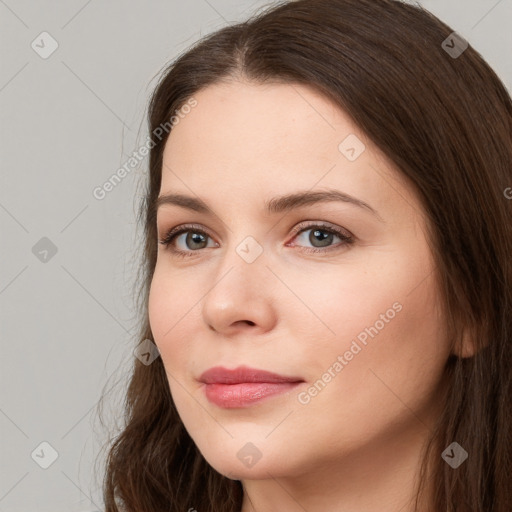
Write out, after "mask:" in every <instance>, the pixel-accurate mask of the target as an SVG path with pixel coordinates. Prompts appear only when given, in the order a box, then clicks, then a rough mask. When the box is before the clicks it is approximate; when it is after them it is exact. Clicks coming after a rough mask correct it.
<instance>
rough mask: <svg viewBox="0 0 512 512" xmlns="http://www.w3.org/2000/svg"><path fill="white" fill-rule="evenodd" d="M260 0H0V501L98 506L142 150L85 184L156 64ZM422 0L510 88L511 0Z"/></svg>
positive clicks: (42, 511)
mask: <svg viewBox="0 0 512 512" xmlns="http://www.w3.org/2000/svg"><path fill="white" fill-rule="evenodd" d="M271 3H272V2H263V1H257V2H254V1H248V0H244V1H234V0H208V1H207V0H191V1H187V2H178V1H163V0H159V1H156V0H153V1H151V2H142V1H141V0H135V1H132V2H130V3H128V2H121V1H120V0H112V1H109V2H101V1H99V0H89V1H86V0H71V1H68V2H57V1H55V0H54V1H40V2H35V1H32V2H30V1H28V0H26V1H24V0H5V1H4V0H0V17H1V18H0V19H1V21H0V23H1V29H0V34H1V35H0V37H1V43H2V64H1V69H0V108H1V120H2V123H1V136H0V149H1V155H0V157H1V165H2V174H1V179H2V182H1V186H0V228H1V236H2V238H1V242H0V243H1V249H2V251H1V255H0V258H1V269H0V319H1V333H2V345H1V381H0V385H1V399H0V433H1V436H0V439H1V444H0V446H1V459H2V461H3V463H2V465H1V468H0V475H1V480H0V512H20V511H23V512H36V511H37V512H47V511H48V512H49V511H52V512H79V511H81V512H85V511H95V510H102V499H101V490H100V485H101V479H102V477H103V475H102V474H101V472H100V468H99V467H98V466H96V467H95V466H94V461H95V459H96V457H97V456H98V453H99V452H98V450H99V447H100V445H101V443H102V442H104V440H105V439H104V437H102V436H103V431H102V430H101V428H100V426H99V425H98V422H97V420H96V416H95V411H96V405H97V403H98V400H99V397H100V396H101V394H102V393H103V392H105V391H108V390H112V391H111V393H110V394H109V395H107V398H108V399H110V400H109V403H110V406H109V407H110V409H111V411H112V412H111V413H110V416H111V417H112V418H115V417H116V406H115V401H116V400H117V401H118V402H119V400H120V397H122V392H123V389H124V387H125V385H126V375H125V374H126V371H127V369H128V368H129V367H130V364H131V358H133V354H132V350H133V345H132V343H133V342H132V338H131V336H132V334H133V333H134V332H135V324H136V322H135V316H134V314H135V311H134V308H133V302H132V297H133V293H132V284H133V277H134V273H135V269H136V264H137V260H136V259H135V257H136V255H137V254H138V253H137V250H136V249H137V247H138V246H140V241H141V239H140V233H139V232H138V231H137V230H136V225H135V214H136V210H137V208H138V202H139V198H140V187H138V186H137V184H138V182H139V181H140V178H141V177H142V176H143V170H144V168H145V164H146V160H144V161H143V162H142V163H141V164H140V165H139V166H138V168H136V169H134V170H132V171H131V172H130V173H129V174H128V176H127V177H126V178H125V179H124V180H123V181H122V182H121V183H120V184H119V185H117V186H116V187H115V189H114V190H112V191H111V192H109V193H108V194H107V195H106V197H105V198H104V199H103V200H101V201H100V200H97V199H95V198H94V197H93V194H92V191H93V190H94V188H95V187H97V186H101V185H102V184H103V183H104V182H105V181H106V180H108V178H109V177H110V176H111V175H112V174H113V173H115V172H116V170H117V169H118V168H119V167H121V166H122V165H123V164H124V163H125V162H126V161H127V160H128V158H129V157H130V156H131V154H132V153H133V151H135V150H136V149H137V148H138V147H140V141H144V140H145V136H146V135H147V132H146V128H145V119H144V118H143V116H144V110H145V108H146V102H147V99H148V95H149V92H150V91H151V89H152V87H153V86H154V83H155V81H154V78H153V77H154V76H155V75H156V74H157V73H158V72H159V70H160V69H161V67H162V66H163V65H164V64H165V63H166V62H167V61H169V60H171V59H173V58H174V57H175V56H176V55H177V54H178V53H180V52H182V51H183V50H184V49H185V48H186V47H188V46H189V45H190V44H192V43H193V42H194V41H196V40H197V39H199V38H200V37H201V36H203V35H205V34H207V33H209V32H211V31H213V30H216V29H218V28H220V27H221V26H224V25H225V24H227V23H230V22H234V21H237V20H242V19H244V18H245V17H246V16H247V15H248V14H249V13H250V12H252V11H253V10H255V9H257V8H258V7H261V6H264V5H268V4H271ZM420 3H421V4H422V5H424V6H425V7H426V8H427V9H429V10H431V11H432V12H433V13H434V14H436V15H437V16H438V17H440V18H441V19H442V20H443V21H445V22H446V23H448V24H449V25H450V26H451V27H452V28H453V29H454V30H456V31H457V32H458V33H459V34H460V35H461V36H463V37H464V38H465V39H466V40H468V41H469V42H470V43H471V44H472V46H473V47H474V48H476V49H477V50H478V51H479V52H480V53H481V54H482V55H483V57H484V58H485V59H486V60H487V61H488V62H489V64H490V65H491V66H492V67H493V68H494V69H495V70H496V72H497V73H498V75H499V76H500V78H501V79H502V80H503V82H504V83H505V85H506V86H507V88H508V89H509V91H510V90H511V85H512V59H511V58H510V57H511V54H512V30H511V22H512V0H500V1H497V0H472V1H468V0H437V1H435V0H429V1H427V0H425V1H423V2H420ZM43 31H46V32H48V33H49V34H50V35H51V37H52V38H53V39H54V40H56V41H57V43H58V48H57V50H56V51H55V52H54V53H53V54H51V55H50V56H49V57H47V58H46V59H43V58H42V57H41V56H40V53H37V52H36V51H35V50H34V49H33V48H32V47H31V44H32V42H33V41H34V40H35V43H34V44H36V43H38V44H39V48H38V50H39V51H40V52H42V51H43V50H44V51H47V50H48V49H49V48H50V40H49V39H47V36H44V37H46V39H45V42H44V43H41V42H40V41H41V38H40V37H38V36H39V35H40V34H41V32H43ZM447 35H448V34H447ZM440 43H441V42H440ZM43 45H44V49H43V48H42V46H43ZM511 185H512V184H511ZM41 239H43V240H41ZM50 241H51V242H50ZM50 246H52V247H54V248H55V249H56V250H57V252H56V253H55V254H52V251H51V247H50ZM34 247H35V248H34ZM44 250H48V251H49V252H48V253H45V252H44ZM114 375H115V379H113V376H114ZM116 382H117V385H116ZM111 386H113V387H111ZM107 410H108V408H107ZM117 410H118V409H117ZM117 416H118V415H117ZM112 421H114V419H113V420H112ZM119 421H120V420H119V418H117V422H118V423H119ZM42 442H46V443H49V444H50V445H51V446H52V447H53V449H54V450H55V451H56V455H57V458H56V459H55V461H54V462H53V463H52V464H51V465H50V466H49V467H48V468H47V469H43V468H42V467H41V464H43V465H44V464H45V461H46V463H48V462H50V461H51V453H52V452H51V450H50V449H49V448H48V447H47V446H46V445H43V446H41V443H42ZM101 460H102V459H101V458H100V462H99V463H101Z"/></svg>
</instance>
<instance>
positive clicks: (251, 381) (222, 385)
mask: <svg viewBox="0 0 512 512" xmlns="http://www.w3.org/2000/svg"><path fill="white" fill-rule="evenodd" d="M199 381H201V382H203V383H204V384H205V386H204V388H205V393H206V398H207V399H208V400H209V401H210V402H212V403H214V404H216V405H218V406H220V407H224V408H235V407H248V406H250V405H252V404H254V403H256V402H259V401H261V400H263V399H264V398H267V397H270V396H273V395H277V394H280V393H284V392H286V391H289V390H290V389H292V388H294V387H296V386H297V385H298V384H299V383H301V382H304V380H303V379H302V378H300V377H285V376H283V375H278V374H276V373H271V372H267V371H264V370H257V369H254V368H249V367H248V366H239V367H238V368H235V369H234V370H228V369H227V368H223V367H221V366H215V367H214V368H210V369H209V370H207V371H206V372H204V373H203V374H202V375H201V376H200V377H199Z"/></svg>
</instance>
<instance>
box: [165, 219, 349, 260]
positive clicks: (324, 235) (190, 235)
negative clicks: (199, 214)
mask: <svg viewBox="0 0 512 512" xmlns="http://www.w3.org/2000/svg"><path fill="white" fill-rule="evenodd" d="M308 231H309V232H310V234H309V236H307V237H305V238H306V239H307V242H309V243H311V244H313V247H303V248H302V250H304V251H305V252H311V253H325V252H330V251H331V250H336V249H338V248H340V246H346V245H350V244H352V243H354V239H353V237H352V236H351V235H350V234H348V233H347V232H344V231H342V230H341V229H339V228H335V227H333V226H326V225H323V224H311V225H309V226H306V227H304V226H298V227H296V228H294V230H293V232H294V234H295V236H294V239H300V238H301V237H302V238H304V235H305V233H307V232H308ZM181 235H185V237H183V239H182V240H183V242H184V244H185V247H186V248H187V247H188V249H190V250H183V249H177V248H176V242H177V241H178V240H179V238H180V236H181ZM335 237H337V238H339V239H340V240H341V242H340V243H338V245H336V246H334V247H331V246H330V244H331V243H332V241H333V238H335ZM208 238H211V237H210V235H209V234H208V233H207V232H206V231H204V230H203V229H201V228H200V227H199V226H196V225H185V226H181V227H178V228H173V229H171V230H170V231H169V232H168V233H167V234H166V235H165V237H164V238H163V239H162V240H159V243H161V244H162V245H163V246H164V247H166V248H167V249H169V250H170V251H171V253H173V254H175V255H177V256H180V257H186V256H193V255H194V253H195V252H198V250H199V249H204V248H206V246H204V245H203V244H205V243H207V239H208ZM189 244H190V245H191V246H192V247H194V249H192V248H191V247H190V245H189ZM314 244H318V245H316V246H315V245H314ZM197 245H203V246H202V247H197ZM288 245H289V244H288ZM295 245H296V244H295V243H294V244H293V246H295ZM210 247H211V246H210ZM326 247H327V249H325V248H326Z"/></svg>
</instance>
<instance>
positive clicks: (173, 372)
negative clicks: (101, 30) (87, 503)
mask: <svg viewBox="0 0 512 512" xmlns="http://www.w3.org/2000/svg"><path fill="white" fill-rule="evenodd" d="M195 98H196V100H197V102H198V104H197V106H196V107H195V108H193V109H192V110H191V112H190V113H188V114H187V115H186V116H185V117H184V118H183V119H181V120H180V122H179V123H178V124H177V125H176V126H175V127H174V128H173V130H172V132H171V134H170V136H169V139H168V141H167V144H166V147H165V152H164V165H163V169H162V186H161V190H160V194H165V193H169V192H174V193H182V194H186V195H189V196H193V197H200V198H201V199H203V200H204V201H205V202H206V203H207V204H208V205H209V207H210V208H211V209H212V210H213V211H214V213H215V215H214V216H208V215H206V214H203V213H197V212H193V211H189V210H186V209H184V208H181V207H178V206H175V205H165V206H162V207H161V208H160V209H159V211H158V218H157V226H158V235H159V239H162V238H164V236H165V234H166V232H168V231H169V230H170V229H171V228H173V227H175V226H179V225H182V224H185V223H195V224H199V225H200V226H201V227H202V228H203V229H204V230H205V231H206V232H207V233H208V237H206V241H205V243H204V244H203V245H202V246H201V245H200V246H199V247H202V248H199V249H198V248H196V247H197V245H194V243H191V240H189V243H188V245H186V234H185V235H179V236H178V238H177V239H175V246H176V247H177V248H178V249H181V250H183V251H188V252H194V251H195V252H194V254H192V256H191V257H189V258H178V257H176V256H174V255H173V254H172V253H171V252H170V250H169V249H168V248H165V247H164V246H163V245H162V244H159V250H158V251H159V252H158V259H157V264H156V269H155V273H154V277H153V280H152V284H151V290H150V296H149V316H150V324H151V328H152V332H153V335H154V339H155V343H156V344H157V346H158V349H159V350H160V353H161V357H162V360H163V363H164V366H165V368H166V372H167V375H168V379H169V385H170V389H171V394H172V397H173V399H174V402H175V404H176V407H177V409H178V412H179V415H180V417H181V419H182V421H183V423H184V425H185V427H186V429H187V431H188V432H189V434H190V436H191V437H192V439H193V440H194V442H195V443H196V445H197V447H198V448H199V450H200V451H201V453H202V454H203V456H204V457H205V459H206V460H207V461H208V463H209V464H210V465H211V466H212V467H213V468H214V469H215V470H217V471H218V472H220V473H221V474H223V475H225V476H227V477H229V478H231V479H236V480H241V481H242V483H243V485H244V489H245V493H244V503H243V507H242V512H252V511H257V512H268V511H277V510H280V511H281V510H286V511H287V512H288V511H289V512H295V511H301V512H303V511H304V510H307V511H308V512H316V511H320V510H321V511H325V510H331V511H342V510H343V511H354V512H363V511H368V512H369V511H372V512H373V511H375V510H379V511H380V512H391V511H393V512H396V511H397V510H400V511H401V512H407V511H409V510H412V502H411V500H412V499H413V497H414V490H415V489H414V486H415V484H416V481H415V478H416V471H417V470H418V468H419V463H420V460H421V456H422V448H423V445H424V443H425V441H426V440H427V436H428V435H429V434H430V432H431V430H432V426H433V423H434V421H435V419H436V417H437V415H438V414H439V412H440V409H439V407H440V400H439V396H440V393H441V391H442V389H443V369H444V366H445V363H446V360H447V358H448V356H449V354H450V344H449V343H448V340H447V337H446V335H445V329H444V323H443V322H444V321H443V316H442V311H440V309H441V308H440V307H439V305H440V303H441V301H440V291H439V286H438V282H437V280H436V275H437V274H436V272H435V265H434V261H433V257H432V254H431V251H430V248H429V243H428V241H427V238H426V224H425V222H426V220H425V215H424V213H423V210H422V207H421V205H420V202H419V200H418V198H417V197H416V196H415V194H414V193H413V190H412V189H411V188H410V186H409V185H408V184H407V183H406V182H405V180H404V178H403V176H402V175H401V174H400V173H399V172H398V171H397V169H396V168H395V167H394V165H393V164H392V162H390V161H389V160H388V159H386V157H385V156H384V155H383V154H382V153H381V152H380V151H379V150H378V148H377V147H376V146H375V145H374V144H373V143H372V142H371V141H370V140H369V139H368V138H367V137H366V136H365V134H364V133H362V132H361V131H360V130H359V129H358V127H357V126H356V125H355V124H354V122H353V121H352V120H351V119H350V118H349V117H348V116H347V115H346V114H345V113H344V112H343V111H342V110H340V109H339V108H338V107H337V106H336V105H334V104H333V103H331V102H330V101H329V100H328V99H326V98H325V97H323V96H322V95H320V94H319V93H317V92H316V91H315V90H313V89H311V88H309V87H307V86H303V85H295V84H293V85H292V84H277V83H276V84H266V85H255V84H251V83H248V82H241V81H233V82H227V83H222V84H216V85H214V86H210V87H208V88H206V89H204V90H202V91H200V92H199V93H198V94H196V95H195ZM349 134H355V135H356V136H357V137H358V138H359V140H360V141H362V142H363V143H364V145H365V150H364V151H363V152H362V153H361V154H360V156H359V157H358V158H357V159H355V160H354V161H350V160H349V159H348V158H346V156H345V155H344V154H343V153H342V152H340V150H339V149H338V146H339V144H340V142H342V141H343V140H344V139H345V138H346V137H347V136H348V135H349ZM328 188H329V189H336V190H340V191H343V192H345V193H347V194H350V195H351V196H354V197H356V198H358V199H360V200H362V201H365V202H366V203H368V204H369V205H370V206H371V207H372V208H373V209H375V210H376V211H377V212H378V216H377V215H373V214H371V213H370V212H369V211H367V210H366V209H364V208H359V207H357V206H354V205H352V204H350V203H346V202H325V203H318V204H312V205H307V206H303V207H301V208H299V209H295V210H293V211H290V212H287V213H282V212H281V213H277V214H276V213H273V214H269V213H266V212H265V211H264V209H263V206H264V202H265V201H266V200H268V199H270V198H271V197H274V196H276V195H282V194H286V193H292V192H297V191H299V190H300V191H307V190H315V191H316V190H326V189H328ZM305 221H307V222H305ZM304 222H305V226H304V229H306V228H308V227H309V228H310V229H309V230H306V231H303V232H302V233H301V234H298V235H297V234H293V232H292V228H294V227H295V226H297V225H299V224H300V223H304ZM318 222H320V223H322V222H323V223H327V224H329V225H331V226H334V227H339V228H341V229H342V230H345V231H346V232H348V233H349V234H350V235H352V237H353V239H354V243H353V244H352V245H342V241H341V240H340V239H339V238H337V236H336V235H334V236H333V238H332V241H331V242H330V244H329V243H327V245H326V246H322V245H321V244H320V243H318V242H317V243H316V245H315V239H314V237H313V236H312V232H313V231H314V230H315V228H313V229H312V228H311V226H315V223H318ZM190 231H191V232H192V233H194V232H195V231H194V229H193V228H191V230H190ZM248 236H251V237H253V238H254V239H255V240H256V241H257V242H258V243H259V244H260V246H261V248H262V250H263V252H262V253H261V254H260V255H259V256H258V257H257V258H256V259H255V261H253V262H252V263H247V262H246V261H245V260H244V259H242V257H241V256H240V255H239V253H238V252H237V251H236V248H237V246H239V244H240V243H241V242H242V241H243V240H244V239H245V238H246V237H248ZM156 242H157V241H156V240H155V243H156ZM322 247H323V248H322ZM307 248H319V249H320V250H323V251H324V253H316V254H315V253H307V252H306V251H305V250H304V249H306V250H307ZM393 304H395V306H396V304H399V305H400V306H401V309H400V311H398V312H397V311H395V310H393ZM390 310H392V311H394V312H395V314H394V315H393V318H392V319H389V316H390V315H388V317H386V318H387V319H388V321H387V322H383V323H384V327H383V328H381V329H379V331H378V334H377V335H375V336H374V337H373V338H372V337H370V336H369V337H368V340H367V344H366V345H363V344H362V343H358V344H359V345H360V346H361V350H360V351H358V352H357V354H355V355H353V356H352V358H351V360H350V361H348V360H347V358H345V357H344V358H343V360H344V361H345V363H346V364H345V363H343V368H342V370H341V371H338V372H336V371H335V370H333V369H332V368H333V364H334V363H335V362H336V361H337V360H338V361H339V359H338V356H344V354H345V353H346V352H347V350H349V349H350V347H351V346H353V347H354V345H351V344H352V343H353V341H354V340H357V336H358V335H359V334H360V333H361V332H363V331H364V330H365V328H369V327H370V326H375V325H377V324H376V322H377V321H378V320H379V319H381V318H382V316H381V315H383V316H386V312H387V311H388V312H389V311H390ZM378 325H381V324H380V323H379V324H378ZM356 350H357V349H356ZM242 364H244V365H248V366H251V367H254V368H259V369H265V370H268V371H272V372H275V373H278V374H281V375H287V376H300V377H301V378H302V379H303V380H304V381H305V382H304V383H302V384H300V385H299V387H298V388H296V389H294V390H293V391H291V392H288V393H285V394H282V395H278V396H274V397H272V398H270V399H267V400H264V401H262V402H259V403H257V404H255V405H253V406H251V407H248V408H237V409H224V408H221V407H218V406H217V405H214V404H212V403H210V402H209V401H208V400H207V399H206V397H205V393H204V389H203V385H202V384H201V383H200V382H198V381H197V380H196V379H197V378H198V377H199V375H200V374H201V373H202V372H203V371H205V370H207V369H208V368H210V367H212V366H217V365H221V366H225V367H227V368H235V367H237V366H239V365H242ZM329 368H331V372H330V374H331V380H330V382H328V383H327V384H326V385H325V386H324V387H323V388H322V389H321V391H319V392H317V394H316V395H315V396H311V395H309V396H310V400H309V402H308V403H301V402H300V401H299V399H298V395H299V393H302V395H301V396H302V397H304V396H305V394H306V395H307V393H308V390H310V389H311V387H312V386H313V385H314V383H315V382H317V381H318V380H319V379H322V376H323V375H324V374H325V373H326V372H328V369H329ZM333 375H335V376H334V377H333ZM248 442H251V443H253V444H254V445H255V446H256V447H257V449H258V450H259V452H260V453H261V458H260V459H259V460H258V461H257V463H256V464H254V465H253V466H252V467H248V466H246V465H245V464H243V463H242V461H241V460H240V459H239V458H238V457H237V453H238V452H239V450H240V449H241V448H242V447H243V446H244V445H246V443H248ZM192 505H193V504H192Z"/></svg>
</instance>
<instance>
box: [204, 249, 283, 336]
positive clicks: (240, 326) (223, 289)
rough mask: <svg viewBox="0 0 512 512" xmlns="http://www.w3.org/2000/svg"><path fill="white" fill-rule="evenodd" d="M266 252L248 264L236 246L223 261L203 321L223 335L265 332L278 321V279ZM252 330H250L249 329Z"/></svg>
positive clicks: (207, 302)
mask: <svg viewBox="0 0 512 512" xmlns="http://www.w3.org/2000/svg"><path fill="white" fill-rule="evenodd" d="M267 263H268V262H267V260H266V258H265V253H262V254H260V256H259V257H258V258H256V260H254V261H252V262H251V263H249V262H248V261H246V260H244V259H243V258H242V257H241V256H240V255H239V254H238V253H237V252H236V251H235V250H234V249H233V250H232V251H230V252H229V254H227V255H226V256H225V258H224V259H223V260H222V264H221V265H219V267H218V268H217V271H216V273H215V278H214V279H213V280H212V285H211V287H210V290H209V292H208V293H207V294H206V296H205V297H204V300H203V304H202V315H203V319H204V322H205V323H206V325H207V326H208V328H209V329H210V330H213V331H215V332H217V333H219V334H222V335H224V336H233V335H235V334H237V333H240V332H251V334H258V333H260V334H261V333H265V332H267V331H269V330H271V329H272V328H273V327H274V325H275V323H276V318H277V314H276V310H275V304H276V303H277V302H276V299H277V297H276V287H277V284H278V283H277V279H276V277H275V276H274V274H273V273H272V272H271V271H270V270H269V268H268V267H267ZM249 330H250V331H249Z"/></svg>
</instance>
